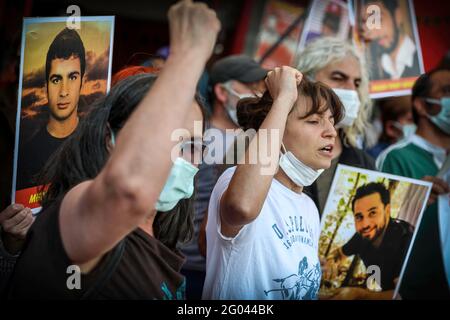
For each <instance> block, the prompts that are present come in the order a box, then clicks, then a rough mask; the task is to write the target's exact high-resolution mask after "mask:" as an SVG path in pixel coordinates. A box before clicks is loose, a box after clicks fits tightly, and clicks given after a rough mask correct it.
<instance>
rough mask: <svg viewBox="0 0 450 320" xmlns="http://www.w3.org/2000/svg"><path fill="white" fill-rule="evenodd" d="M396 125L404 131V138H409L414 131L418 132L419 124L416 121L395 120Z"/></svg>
mask: <svg viewBox="0 0 450 320" xmlns="http://www.w3.org/2000/svg"><path fill="white" fill-rule="evenodd" d="M394 126H395V127H396V128H397V129H399V130H401V131H402V133H403V138H409V137H410V136H412V135H413V134H414V133H416V130H417V126H416V125H415V124H414V123H408V124H401V123H400V122H397V121H396V122H394Z"/></svg>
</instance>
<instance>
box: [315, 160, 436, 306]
mask: <svg viewBox="0 0 450 320" xmlns="http://www.w3.org/2000/svg"><path fill="white" fill-rule="evenodd" d="M430 190H431V184H430V183H428V182H424V181H420V180H414V179H409V178H404V177H399V176H394V175H389V174H385V173H381V172H376V171H370V170H365V169H359V168H354V167H349V166H345V165H338V168H337V170H336V175H335V177H334V180H333V184H332V186H331V189H330V193H329V196H328V199H327V202H326V205H325V209H324V213H323V216H322V226H321V236H320V240H319V256H320V258H321V262H322V270H323V277H322V285H321V289H320V294H321V297H322V298H334V299H363V298H366V297H368V296H370V295H374V296H377V294H378V298H379V299H392V298H393V297H394V293H395V289H396V288H398V286H399V283H400V281H401V275H402V272H403V271H402V270H403V268H404V266H405V265H406V262H407V260H408V255H409V251H410V248H411V245H412V243H413V241H414V238H415V234H416V230H417V226H418V224H419V223H420V219H421V215H422V212H423V210H424V209H425V205H426V202H427V199H428V196H429V193H430Z"/></svg>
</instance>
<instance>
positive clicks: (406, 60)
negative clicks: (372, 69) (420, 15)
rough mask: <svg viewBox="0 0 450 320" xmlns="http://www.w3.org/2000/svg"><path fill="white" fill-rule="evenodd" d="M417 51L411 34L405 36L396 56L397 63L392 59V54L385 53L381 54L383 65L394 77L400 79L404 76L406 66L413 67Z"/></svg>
mask: <svg viewBox="0 0 450 320" xmlns="http://www.w3.org/2000/svg"><path fill="white" fill-rule="evenodd" d="M415 52H416V46H415V45H414V42H413V41H412V40H411V38H410V37H409V36H405V38H404V39H403V42H402V44H401V46H400V49H399V50H398V53H397V56H396V57H395V64H394V62H393V61H392V59H391V56H390V55H389V54H387V53H384V54H383V55H382V56H381V66H382V67H383V69H384V71H386V72H387V73H388V74H389V75H390V76H391V78H392V79H399V78H401V76H402V73H403V71H405V68H406V67H409V68H411V67H412V66H413V64H414V54H415Z"/></svg>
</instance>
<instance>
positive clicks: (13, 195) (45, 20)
mask: <svg viewBox="0 0 450 320" xmlns="http://www.w3.org/2000/svg"><path fill="white" fill-rule="evenodd" d="M68 18H70V16H67V17H43V18H23V23H22V40H21V42H20V43H21V47H20V71H19V72H20V74H19V87H18V92H17V112H16V135H15V138H14V158H13V161H14V162H13V177H12V179H13V180H12V190H11V203H15V201H16V184H17V160H18V156H19V155H18V154H19V132H20V118H21V114H22V82H23V67H24V66H23V63H24V52H25V39H26V28H27V27H28V25H30V24H33V23H48V22H65V21H67V19H68ZM80 21H81V22H88V21H109V22H111V29H110V30H111V33H110V42H109V44H110V48H109V66H108V79H107V87H106V93H108V92H109V89H110V84H111V71H112V57H113V55H112V53H113V44H114V25H115V16H81V17H80ZM40 209H41V208H40V207H39V208H35V209H32V212H33V214H36V213H38V212H39V211H40Z"/></svg>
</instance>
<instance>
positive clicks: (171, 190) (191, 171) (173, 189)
mask: <svg viewBox="0 0 450 320" xmlns="http://www.w3.org/2000/svg"><path fill="white" fill-rule="evenodd" d="M197 172H198V168H197V167H195V166H194V165H192V164H191V163H190V162H188V161H186V160H184V159H183V158H177V159H176V160H175V162H174V163H173V166H172V169H171V170H170V174H169V177H168V178H167V181H166V184H165V185H164V188H163V190H162V192H161V194H160V195H159V199H158V201H157V202H156V210H157V211H160V212H167V211H169V210H172V209H173V208H174V207H175V206H176V205H177V203H178V201H180V200H181V199H188V198H190V197H191V196H192V194H193V193H194V177H195V175H196V174H197Z"/></svg>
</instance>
